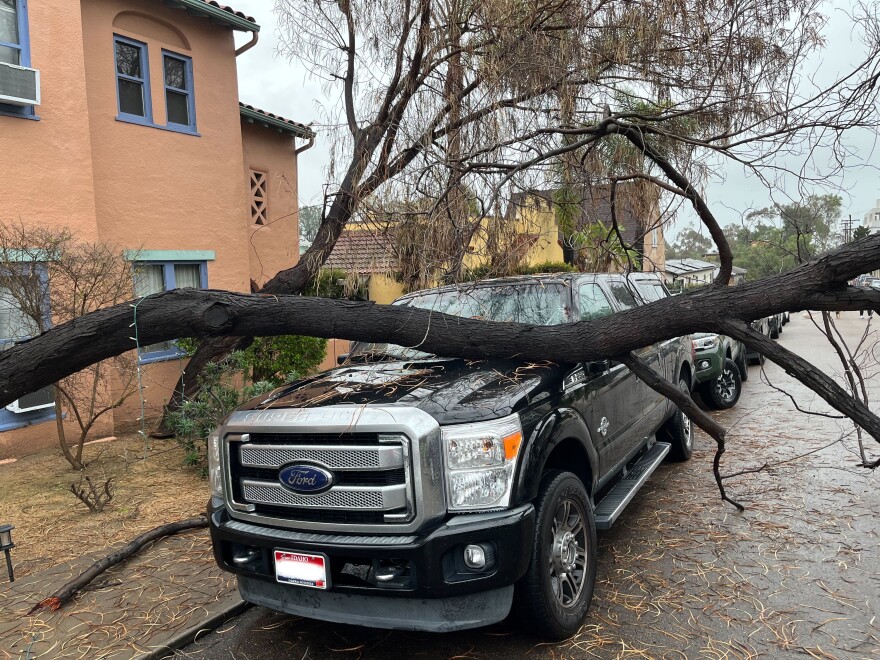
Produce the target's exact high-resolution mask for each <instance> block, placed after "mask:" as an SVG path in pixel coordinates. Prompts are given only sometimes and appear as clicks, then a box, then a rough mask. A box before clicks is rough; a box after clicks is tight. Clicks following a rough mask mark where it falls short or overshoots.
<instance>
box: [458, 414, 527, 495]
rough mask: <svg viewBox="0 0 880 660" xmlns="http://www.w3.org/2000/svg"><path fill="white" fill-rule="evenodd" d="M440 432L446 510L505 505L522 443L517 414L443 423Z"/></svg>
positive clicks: (520, 426)
mask: <svg viewBox="0 0 880 660" xmlns="http://www.w3.org/2000/svg"><path fill="white" fill-rule="evenodd" d="M440 432H441V442H442V444H443V453H444V455H445V457H446V493H447V506H448V507H449V510H450V511H479V510H482V509H498V508H503V507H506V506H508V505H509V504H510V493H511V490H512V489H513V477H514V472H515V470H516V459H517V457H518V455H519V448H520V445H522V425H521V424H520V421H519V415H517V414H513V415H508V416H507V417H502V418H501V419H493V420H492V421H489V422H477V423H475V424H455V425H452V426H444V427H442V428H441V429H440Z"/></svg>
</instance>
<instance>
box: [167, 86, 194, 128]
mask: <svg viewBox="0 0 880 660" xmlns="http://www.w3.org/2000/svg"><path fill="white" fill-rule="evenodd" d="M165 97H166V101H167V104H168V105H167V108H168V123H169V124H182V125H183V126H189V103H188V101H187V95H186V94H181V93H179V92H172V91H171V90H165Z"/></svg>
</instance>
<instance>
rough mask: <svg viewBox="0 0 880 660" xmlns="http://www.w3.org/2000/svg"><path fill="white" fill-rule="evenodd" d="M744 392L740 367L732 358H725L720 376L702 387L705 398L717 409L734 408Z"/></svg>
mask: <svg viewBox="0 0 880 660" xmlns="http://www.w3.org/2000/svg"><path fill="white" fill-rule="evenodd" d="M740 392H742V380H741V378H740V375H739V367H737V366H736V364H735V363H734V361H733V360H731V359H730V358H728V359H726V360H724V367H723V368H722V369H721V375H720V376H718V378H715V379H713V380H710V381H709V382H708V383H705V384H704V385H703V386H702V387H701V388H700V394H701V395H702V396H703V399H704V400H705V401H707V402H708V403H709V405H711V406H712V407H713V408H716V409H717V410H726V409H727V408H733V407H734V406H735V405H736V402H737V401H739V395H740Z"/></svg>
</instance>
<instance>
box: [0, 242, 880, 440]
mask: <svg viewBox="0 0 880 660" xmlns="http://www.w3.org/2000/svg"><path fill="white" fill-rule="evenodd" d="M878 267H880V235H875V236H871V237H869V238H867V239H864V240H862V241H859V242H856V243H849V244H847V245H844V246H843V247H841V248H839V249H837V250H834V251H833V252H830V253H828V254H827V255H825V256H823V257H822V258H820V259H817V260H816V261H813V262H810V263H808V264H804V265H802V266H800V267H798V268H797V269H795V270H793V271H791V272H789V273H786V274H783V275H777V276H774V277H771V278H766V279H764V280H760V281H757V282H751V283H747V284H742V285H739V286H736V287H726V286H721V287H719V286H712V287H709V288H706V289H701V290H698V291H695V292H693V293H689V294H685V295H680V296H675V297H673V298H668V299H665V300H660V301H657V302H653V303H651V304H649V305H644V306H642V307H638V308H636V309H632V310H628V311H626V312H622V313H620V314H615V315H613V316H609V317H605V318H603V319H599V320H596V321H589V322H587V321H583V322H579V323H571V324H565V325H558V326H544V327H537V326H528V325H521V324H517V323H496V322H490V321H483V320H479V319H467V318H459V317H453V316H447V315H444V314H439V313H432V312H430V311H427V310H418V309H413V308H409V307H398V306H392V305H389V306H385V305H375V304H373V303H365V302H353V301H345V300H330V299H322V298H307V297H300V296H265V295H254V294H237V293H229V292H223V291H210V290H208V291H199V290H194V289H184V290H176V291H169V292H165V293H160V294H155V295H152V296H148V297H147V298H145V299H143V300H142V301H141V302H140V303H139V305H138V325H139V328H138V330H139V332H138V334H139V337H140V340H141V342H142V343H146V344H149V343H154V342H159V341H164V340H167V339H170V338H174V337H193V336H195V337H217V336H229V337H251V336H269V335H279V334H303V335H313V336H317V337H339V338H344V339H353V340H362V341H374V342H388V341H390V342H394V343H397V344H400V345H403V346H410V347H416V348H419V349H420V350H424V351H427V352H431V353H435V354H438V355H444V356H458V357H466V358H473V359H480V358H515V359H522V360H551V361H555V362H563V363H565V362H572V361H580V360H595V359H603V358H606V357H612V356H615V355H620V354H623V353H628V352H629V351H632V350H635V349H638V348H640V347H643V346H646V345H648V344H652V343H655V342H657V341H661V340H664V339H668V338H671V337H676V336H680V335H685V334H688V333H690V332H694V331H706V332H719V333H724V334H729V335H731V336H733V337H735V338H737V339H741V340H742V341H743V342H744V343H746V344H747V345H749V346H752V347H754V348H757V350H759V351H760V352H762V353H764V354H765V355H767V356H768V357H769V358H770V359H772V360H774V361H776V362H777V363H779V364H780V365H782V366H783V367H784V368H786V370H788V371H789V373H791V374H792V375H793V376H795V377H796V378H798V379H799V380H801V381H802V382H804V383H805V384H807V386H808V387H811V388H813V389H815V390H816V391H817V392H818V393H819V394H820V395H821V396H823V397H824V398H825V399H826V401H829V403H831V405H833V406H834V407H835V408H837V409H838V410H840V411H841V412H843V413H844V414H846V415H848V416H850V417H852V418H853V419H854V421H856V422H857V423H858V424H859V425H861V426H862V427H863V428H865V429H866V430H867V431H868V432H869V433H870V434H871V435H872V436H873V437H874V438H876V439H880V418H877V416H875V415H874V414H873V413H871V412H870V411H868V409H867V408H866V407H865V406H864V405H862V404H860V403H859V402H857V401H855V400H854V399H853V398H852V397H851V396H849V395H848V394H847V393H846V392H845V391H844V390H843V389H842V388H840V387H839V386H837V385H836V384H835V383H834V382H833V381H832V380H831V379H829V378H828V377H827V376H825V375H824V374H822V373H821V372H820V371H819V370H817V369H816V368H814V367H812V365H810V364H809V363H807V362H806V361H804V360H803V359H802V358H799V357H797V356H795V355H793V354H792V353H790V352H789V351H786V350H785V349H783V348H782V347H781V346H779V345H778V344H776V343H774V342H771V341H769V340H766V339H765V338H762V337H761V336H760V335H758V334H757V333H753V332H752V331H751V330H750V329H749V328H748V326H747V325H746V323H747V322H748V321H751V320H754V319H758V318H762V317H764V316H769V315H771V314H774V313H776V312H780V311H783V310H787V311H790V312H798V311H800V310H803V309H818V310H838V309H839V310H845V309H850V310H854V309H866V308H868V307H871V308H873V309H875V310H877V311H878V312H880V292H874V291H868V290H863V289H855V288H852V287H847V286H846V284H845V283H846V281H847V280H848V279H850V278H852V277H854V276H855V275H857V274H859V273H862V272H864V271H865V270H872V269H874V268H878ZM131 320H132V311H131V305H130V304H124V305H117V306H115V307H109V308H106V309H102V310H99V311H97V312H93V313H91V314H88V315H86V316H83V317H81V318H79V319H77V320H76V321H75V322H73V323H67V324H63V325H59V326H57V327H55V328H52V329H50V330H48V331H47V332H45V333H44V334H42V335H40V336H39V337H36V338H34V339H31V340H29V341H26V342H23V343H21V344H18V345H16V346H15V347H13V348H11V349H9V350H6V351H3V352H2V353H0V405H6V404H7V403H9V402H10V401H13V400H15V399H16V398H18V397H19V396H21V395H23V394H26V393H27V392H31V391H34V390H36V389H39V388H40V387H44V386H46V385H48V384H50V383H52V382H55V381H56V380H59V379H60V378H62V377H64V376H66V375H68V374H70V373H74V372H76V371H78V370H80V369H82V368H84V367H86V366H88V365H89V364H92V363H94V362H97V361H99V360H102V359H105V358H107V357H111V356H113V355H117V354H120V353H123V352H125V351H128V350H131V348H132V342H131V338H130V337H131V329H130V324H131ZM97 338H100V341H96V339H97Z"/></svg>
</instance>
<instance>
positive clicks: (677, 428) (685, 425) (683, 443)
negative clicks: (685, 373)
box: [657, 378, 694, 461]
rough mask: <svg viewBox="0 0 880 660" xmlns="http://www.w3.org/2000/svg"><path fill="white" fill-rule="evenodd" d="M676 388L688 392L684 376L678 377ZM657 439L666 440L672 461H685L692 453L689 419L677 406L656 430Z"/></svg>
mask: <svg viewBox="0 0 880 660" xmlns="http://www.w3.org/2000/svg"><path fill="white" fill-rule="evenodd" d="M678 389H680V390H681V391H682V392H684V393H685V394H688V395H689V394H690V389H691V388H690V386H689V385H688V382H687V381H686V380H685V379H684V378H679V379H678ZM657 440H659V441H660V442H668V443H669V444H670V445H671V447H670V448H669V457H670V458H671V459H672V460H674V461H686V460H688V459H690V457H691V455H692V454H693V453H694V434H693V430H692V429H691V420H690V418H689V417H688V416H687V415H685V414H684V413H683V412H681V410H679V409H678V408H676V409H675V412H674V413H672V417H670V418H669V419H667V420H666V423H665V424H664V425H663V426H661V427H660V430H659V431H657Z"/></svg>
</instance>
